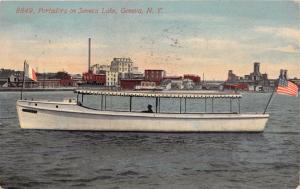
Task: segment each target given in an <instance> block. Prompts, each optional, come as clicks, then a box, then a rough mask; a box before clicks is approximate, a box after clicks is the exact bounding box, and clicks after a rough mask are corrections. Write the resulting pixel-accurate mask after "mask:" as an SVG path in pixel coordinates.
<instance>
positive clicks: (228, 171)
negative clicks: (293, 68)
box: [0, 92, 300, 189]
mask: <svg viewBox="0 0 300 189" xmlns="http://www.w3.org/2000/svg"><path fill="white" fill-rule="evenodd" d="M269 95H270V94H243V99H242V101H241V104H242V106H241V110H242V111H248V112H261V111H263V109H264V106H265V104H266V101H267V99H268V97H269ZM19 96H20V95H19V93H17V92H1V93H0V185H1V186H3V187H4V188H111V189H118V188H120V189H121V188H122V189H123V188H153V189H154V188H155V189H156V188H166V189H168V188H170V189H173V188H188V189H189V188H191V189H192V188H199V189H220V188H222V189H225V188H228V189H229V188H245V189H252V188H253V189H258V188H263V189H277V188H278V189H285V188H286V189H291V188H292V189H293V188H296V186H297V185H298V182H299V180H298V178H299V170H300V156H299V154H300V118H299V117H300V116H299V114H300V104H299V103H300V98H299V97H287V96H279V95H275V97H274V99H273V102H272V104H271V106H270V109H269V111H270V114H271V117H270V120H269V122H268V124H267V128H266V130H265V132H264V133H256V134H254V133H253V134H251V133H189V134H184V133H181V134H174V133H128V132H127V133H126V132H125V133H122V132H118V133H113V132H78V131H77V132H76V131H43V130H21V129H20V128H19V123H18V118H17V114H16V108H15V102H16V100H17V99H18V98H19ZM72 96H73V97H75V95H74V94H73V93H72V92H26V93H25V98H30V99H31V98H34V99H51V100H56V99H57V100H59V99H63V98H66V97H72ZM84 102H85V103H87V104H93V105H95V106H98V105H97V103H98V104H99V99H91V100H89V101H88V100H86V99H85V101H84ZM153 102H154V101H151V100H146V99H135V100H134V105H133V107H134V109H137V110H139V109H143V107H145V106H146V105H147V104H152V103H153ZM201 103H202V104H201ZM215 103H218V102H215ZM127 104H128V101H127V100H126V99H118V98H117V99H107V107H108V108H118V109H122V108H123V109H125V108H128V106H127ZM225 104H226V103H225ZM162 106H163V107H164V108H165V110H171V111H174V112H175V111H178V107H179V104H178V102H176V101H165V102H162ZM220 106H221V107H222V109H224V108H228V104H227V106H226V105H224V104H223V105H220ZM163 107H162V108H163ZM201 108H202V109H203V102H197V103H196V102H195V101H188V102H187V111H193V110H197V111H201V110H202V109H201ZM236 108H237V105H236V103H235V104H234V106H233V109H234V110H233V111H235V110H236ZM162 111H163V110H162ZM216 111H217V110H216ZM41 124H43V123H41Z"/></svg>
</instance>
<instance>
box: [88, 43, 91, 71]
mask: <svg viewBox="0 0 300 189" xmlns="http://www.w3.org/2000/svg"><path fill="white" fill-rule="evenodd" d="M88 61H89V65H88V72H91V38H89V60H88Z"/></svg>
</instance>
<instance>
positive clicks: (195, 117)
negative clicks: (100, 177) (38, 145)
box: [17, 100, 269, 132]
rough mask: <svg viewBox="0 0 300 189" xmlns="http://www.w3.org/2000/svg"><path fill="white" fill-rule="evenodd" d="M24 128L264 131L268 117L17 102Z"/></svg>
mask: <svg viewBox="0 0 300 189" xmlns="http://www.w3.org/2000/svg"><path fill="white" fill-rule="evenodd" d="M17 112H18V117H19V122H20V127H21V128H23V129H48V130H86V131H136V132H263V131H264V128H265V126H266V123H267V121H268V118H269V115H268V114H236V113H224V114H222V113H215V114H214V113H209V114H204V113H201V114H200V113H199V114H195V113H193V114H191V113H185V114H178V113H142V112H118V111H100V110H93V109H89V108H86V107H82V106H79V105H77V104H76V103H65V102H47V101H27V100H19V101H17Z"/></svg>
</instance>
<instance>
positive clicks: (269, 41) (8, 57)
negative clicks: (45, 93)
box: [0, 0, 300, 79]
mask: <svg viewBox="0 0 300 189" xmlns="http://www.w3.org/2000/svg"><path fill="white" fill-rule="evenodd" d="M299 6H300V3H299V1H245V0H241V1H184V2H180V1H140V2H136V1H113V2H105V1H101V2H85V3H83V2H0V34H1V36H0V42H2V44H3V46H5V47H6V48H3V49H2V50H1V51H0V65H1V66H0V67H7V68H15V69H21V67H22V62H23V60H24V59H25V58H26V59H28V61H29V62H30V63H31V64H32V66H34V67H37V68H38V70H39V71H58V70H66V71H69V72H71V73H82V72H84V71H86V67H87V66H86V65H87V39H88V37H91V38H92V63H93V64H96V63H97V64H109V63H110V61H111V59H112V58H113V57H131V58H132V59H133V60H134V62H135V64H136V65H137V66H139V67H140V68H141V70H142V69H144V68H161V69H166V70H167V73H168V74H169V75H179V74H183V73H194V74H199V75H202V73H205V75H206V78H208V79H225V78H226V75H227V70H228V69H233V70H234V72H235V73H236V74H238V75H244V74H248V73H249V72H251V71H252V66H253V62H256V61H258V62H261V71H262V72H267V73H269V74H270V76H271V77H272V78H274V77H277V75H278V72H279V69H280V68H286V69H288V70H289V75H290V76H292V77H300V65H299V61H300V8H299ZM18 7H19V8H22V7H24V8H33V10H34V11H35V14H16V9H17V8H18ZM40 8H54V9H55V8H62V9H68V10H69V9H76V10H79V9H80V8H86V9H99V10H102V8H104V9H109V8H112V9H115V10H116V11H117V12H118V14H117V15H113V14H108V15H105V14H47V13H45V14H41V13H38V10H39V9H40ZM122 8H127V9H142V10H143V11H144V12H145V11H146V10H147V8H153V10H157V9H158V8H161V13H160V14H157V13H155V14H151V15H149V14H142V15H140V14H121V13H120V10H121V9H122Z"/></svg>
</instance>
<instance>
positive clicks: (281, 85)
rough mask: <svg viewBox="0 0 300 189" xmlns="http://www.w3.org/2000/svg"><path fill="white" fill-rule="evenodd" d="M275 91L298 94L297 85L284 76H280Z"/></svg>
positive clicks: (291, 94) (292, 94)
mask: <svg viewBox="0 0 300 189" xmlns="http://www.w3.org/2000/svg"><path fill="white" fill-rule="evenodd" d="M276 92H277V93H278V94H283V95H289V96H298V86H297V85H296V84H295V83H293V82H291V81H288V80H287V79H286V78H285V77H280V78H279V80H278V86H277V89H276Z"/></svg>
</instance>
